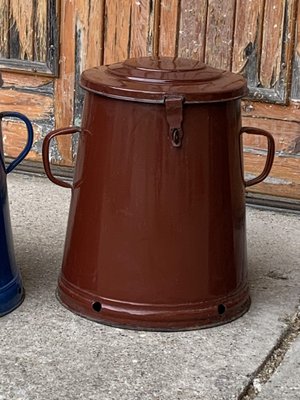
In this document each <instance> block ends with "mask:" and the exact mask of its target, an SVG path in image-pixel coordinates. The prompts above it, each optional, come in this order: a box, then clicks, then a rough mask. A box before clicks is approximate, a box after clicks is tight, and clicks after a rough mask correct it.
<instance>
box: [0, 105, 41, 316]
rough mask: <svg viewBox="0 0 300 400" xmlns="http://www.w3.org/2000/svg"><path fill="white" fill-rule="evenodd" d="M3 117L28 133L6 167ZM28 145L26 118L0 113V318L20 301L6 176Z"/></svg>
mask: <svg viewBox="0 0 300 400" xmlns="http://www.w3.org/2000/svg"><path fill="white" fill-rule="evenodd" d="M5 117H13V118H19V119H21V120H22V121H23V122H24V123H25V125H26V127H27V134H28V137H27V143H26V146H25V148H24V149H23V151H22V152H21V153H20V155H19V156H18V157H17V158H16V159H15V160H14V161H13V162H12V163H11V164H9V165H8V166H7V167H6V166H5V162H4V152H3V141H2V119H3V118H5ZM32 142H33V129H32V125H31V123H30V121H29V120H28V118H26V117H25V116H24V115H23V114H20V113H18V112H11V111H5V112H0V316H2V315H5V314H7V313H9V312H10V311H12V310H13V309H15V308H16V307H18V306H19V305H20V304H21V303H22V301H23V299H24V289H23V285H22V279H21V275H20V271H19V269H18V267H17V265H16V261H15V255H14V248H13V240H12V230H11V223H10V215H9V204H8V203H9V202H8V194H7V184H6V175H7V174H8V173H9V172H11V171H12V170H13V169H14V168H15V167H16V166H17V165H18V164H19V163H20V162H21V161H22V160H23V158H24V157H26V155H27V153H28V152H29V150H30V148H31V146H32Z"/></svg>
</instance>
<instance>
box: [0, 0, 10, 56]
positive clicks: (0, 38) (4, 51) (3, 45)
mask: <svg viewBox="0 0 300 400" xmlns="http://www.w3.org/2000/svg"><path fill="white" fill-rule="evenodd" d="M0 11H1V12H0V58H2V57H4V58H7V57H9V43H8V42H9V35H8V32H9V26H8V19H9V0H0Z"/></svg>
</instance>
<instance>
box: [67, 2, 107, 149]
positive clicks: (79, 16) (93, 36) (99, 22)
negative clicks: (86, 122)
mask: <svg viewBox="0 0 300 400" xmlns="http://www.w3.org/2000/svg"><path fill="white" fill-rule="evenodd" d="M104 3H105V1H104V0H93V1H91V0H89V1H88V2H87V1H86V0H76V11H75V12H76V15H75V20H76V22H75V23H76V28H75V30H76V33H75V42H76V45H75V96H74V97H75V99H74V101H75V103H74V124H75V125H79V124H80V123H81V114H82V107H83V99H84V93H83V90H82V89H81V88H80V86H79V82H80V75H81V73H82V71H83V70H85V69H87V68H91V67H94V66H98V65H101V64H102V62H103V39H104ZM74 152H75V150H74V148H73V153H74Z"/></svg>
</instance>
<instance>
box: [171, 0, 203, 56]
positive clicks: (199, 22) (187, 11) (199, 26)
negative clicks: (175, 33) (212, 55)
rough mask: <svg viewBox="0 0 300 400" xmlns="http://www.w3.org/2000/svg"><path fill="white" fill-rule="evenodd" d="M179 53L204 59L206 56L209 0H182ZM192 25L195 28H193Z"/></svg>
mask: <svg viewBox="0 0 300 400" xmlns="http://www.w3.org/2000/svg"><path fill="white" fill-rule="evenodd" d="M180 7H181V13H180V26H179V39H178V54H179V55H180V56H181V57H187V58H194V59H196V60H200V61H203V60H204V56H205V41H206V23H207V0H199V1H195V0H181V6H180ZM191 26H192V27H193V29H191Z"/></svg>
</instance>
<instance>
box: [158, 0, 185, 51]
mask: <svg viewBox="0 0 300 400" xmlns="http://www.w3.org/2000/svg"><path fill="white" fill-rule="evenodd" d="M179 5H180V1H179V0H161V5H160V39H159V54H160V55H162V56H169V57H175V56H177V47H178V43H177V39H178V23H179Z"/></svg>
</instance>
